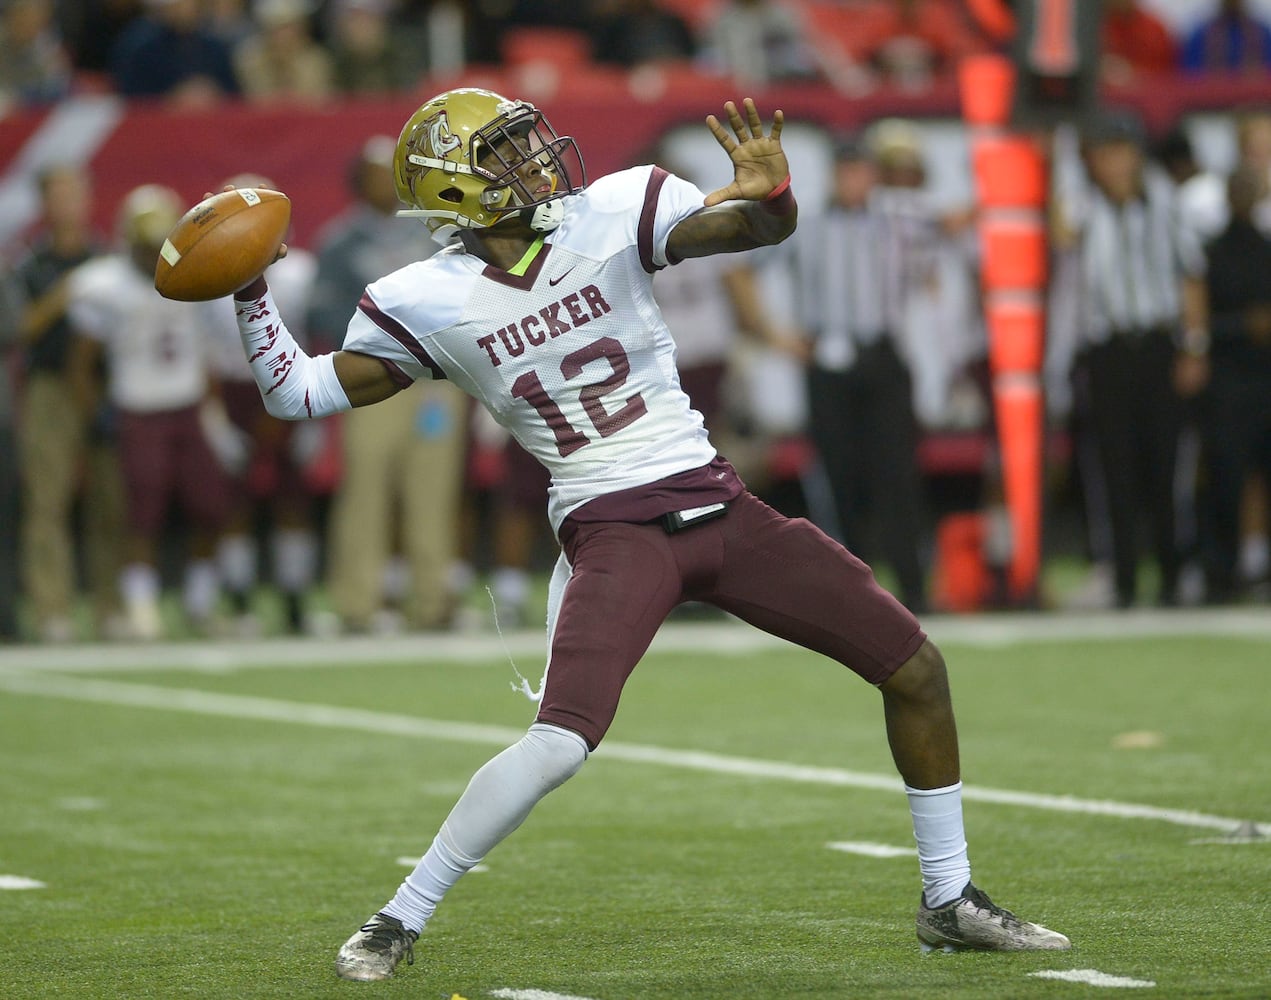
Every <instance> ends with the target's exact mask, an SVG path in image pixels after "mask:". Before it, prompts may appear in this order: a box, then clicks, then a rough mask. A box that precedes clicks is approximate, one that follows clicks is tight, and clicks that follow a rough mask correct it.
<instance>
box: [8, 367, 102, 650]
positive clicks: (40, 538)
mask: <svg viewBox="0 0 1271 1000" xmlns="http://www.w3.org/2000/svg"><path fill="white" fill-rule="evenodd" d="M19 419H20V424H19V430H18V435H19V436H18V454H19V462H20V476H21V479H22V511H23V513H22V529H21V545H22V550H21V551H22V556H21V560H22V580H23V585H24V587H25V589H26V593H27V596H28V597H29V599H30V601H31V609H32V612H33V614H34V617H35V622H36V627H37V628H40V627H42V626H43V625H45V624H47V623H48V622H50V621H54V620H57V619H69V618H71V617H72V615H73V612H74V606H75V598H76V591H77V586H76V558H75V542H74V537H75V532H74V523H73V508H74V503H75V498H76V496H77V495H79V494H80V492H81V490H82V491H83V508H84V547H85V560H84V562H85V567H86V569H87V572H88V578H89V586H90V589H91V591H92V594H93V604H94V611H95V613H96V615H97V619H98V624H99V625H100V624H101V623H102V622H103V621H104V619H105V618H106V617H107V616H109V615H110V614H112V613H113V612H114V611H115V610H116V609H117V608H118V605H119V602H118V597H117V595H116V581H117V578H118V570H119V566H120V565H121V562H122V558H121V550H120V545H121V542H122V538H123V527H122V525H123V506H124V504H123V488H122V485H121V482H120V478H119V468H118V461H117V459H116V458H115V455H114V450H113V449H112V448H108V447H106V446H100V445H94V446H90V445H88V443H87V437H86V434H85V428H84V425H83V421H82V420H81V419H80V417H79V415H78V413H77V411H76V409H75V406H74V403H73V399H72V395H71V390H70V386H69V385H68V383H67V380H66V378H65V377H64V376H62V375H60V374H49V373H45V372H35V373H33V374H32V375H31V376H30V377H29V378H28V380H27V383H26V392H25V394H24V397H23V400H22V408H21V413H20V418H19Z"/></svg>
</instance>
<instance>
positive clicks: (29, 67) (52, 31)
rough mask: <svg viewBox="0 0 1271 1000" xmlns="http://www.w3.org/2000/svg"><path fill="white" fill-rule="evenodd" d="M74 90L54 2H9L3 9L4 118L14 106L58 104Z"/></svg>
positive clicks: (0, 73)
mask: <svg viewBox="0 0 1271 1000" xmlns="http://www.w3.org/2000/svg"><path fill="white" fill-rule="evenodd" d="M70 87H71V61H70V58H69V56H68V55H67V54H66V49H65V47H64V46H63V45H62V39H61V37H60V35H59V33H58V30H57V26H56V24H55V23H54V21H53V3H52V0H7V2H6V3H5V4H4V6H3V7H0V115H3V114H4V112H5V109H6V108H7V107H9V106H11V105H14V104H48V103H50V102H52V101H56V100H58V99H60V98H62V97H65V96H66V94H67V93H68V92H69V91H70Z"/></svg>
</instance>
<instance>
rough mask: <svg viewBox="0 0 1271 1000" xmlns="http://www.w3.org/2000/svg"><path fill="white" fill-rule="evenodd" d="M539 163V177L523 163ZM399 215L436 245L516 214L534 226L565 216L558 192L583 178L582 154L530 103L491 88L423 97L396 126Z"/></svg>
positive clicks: (569, 190)
mask: <svg viewBox="0 0 1271 1000" xmlns="http://www.w3.org/2000/svg"><path fill="white" fill-rule="evenodd" d="M529 163H533V164H536V165H537V171H538V174H537V175H533V174H531V175H530V179H527V178H526V177H525V176H523V174H524V171H522V168H523V167H524V166H525V165H526V164H529ZM393 173H394V177H395V179H396V181H397V196H398V198H400V199H401V200H402V201H403V202H405V203H406V204H407V205H409V206H411V207H410V208H408V209H405V210H403V211H401V212H398V215H403V216H408V217H411V218H417V219H423V220H424V223H425V224H426V225H427V226H428V228H429V229H430V230H432V233H433V237H434V238H435V239H436V240H437V241H438V242H440V243H447V242H449V241H450V240H452V239H454V238H455V236H456V235H457V234H458V232H459V230H461V229H484V228H486V227H487V226H493V225H497V224H498V223H499V222H501V221H503V220H504V219H506V218H509V217H511V216H512V215H513V214H514V213H521V212H524V213H528V217H527V218H526V219H525V221H527V222H528V223H529V225H530V227H531V228H532V229H534V230H535V231H537V232H551V230H553V229H555V228H556V227H557V226H558V225H560V222H561V219H562V217H563V215H564V206H563V205H562V204H561V198H562V197H564V196H565V195H568V194H574V193H576V192H578V191H581V190H582V189H583V187H584V186H585V185H586V183H587V174H586V169H585V168H584V167H583V160H582V154H581V153H580V152H579V151H578V146H577V144H576V143H575V142H574V140H573V139H572V138H571V137H570V136H558V135H557V134H556V131H555V130H554V129H553V128H552V126H551V125H550V124H549V123H548V121H547V119H546V118H544V117H543V113H542V112H541V111H539V110H538V108H536V107H534V105H533V104H530V103H529V102H528V101H514V100H509V99H508V98H506V97H502V96H500V95H499V94H495V93H493V92H492V91H489V90H477V89H475V88H463V89H459V90H448V91H446V92H445V93H443V94H438V95H437V96H436V97H434V98H433V99H432V100H430V101H427V102H426V103H424V104H423V105H422V106H421V107H420V108H419V110H418V111H416V112H415V113H414V114H413V115H411V117H410V120H409V121H407V122H406V125H405V126H404V127H403V128H402V134H401V136H400V138H398V140H397V153H396V155H395V156H394V157H393Z"/></svg>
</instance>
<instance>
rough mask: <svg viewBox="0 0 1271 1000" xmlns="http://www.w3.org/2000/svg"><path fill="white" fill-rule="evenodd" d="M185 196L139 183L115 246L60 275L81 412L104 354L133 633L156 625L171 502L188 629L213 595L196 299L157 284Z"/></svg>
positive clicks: (207, 390) (210, 610)
mask: <svg viewBox="0 0 1271 1000" xmlns="http://www.w3.org/2000/svg"><path fill="white" fill-rule="evenodd" d="M183 208H184V206H183V205H182V203H181V201H180V199H179V197H178V196H177V194H176V192H174V191H172V190H171V189H169V188H165V187H162V186H159V185H155V184H146V185H142V186H141V187H138V188H136V189H134V190H133V191H131V192H130V193H129V194H128V195H127V197H125V198H124V201H123V205H122V207H121V208H120V211H119V217H120V232H121V237H122V240H121V242H122V244H123V245H122V247H121V249H120V250H119V252H117V253H113V254H107V255H105V256H102V257H98V258H96V259H94V260H90V261H89V262H88V263H86V264H83V265H81V266H80V267H79V268H77V269H76V270H75V271H73V272H71V274H70V275H68V277H67V302H68V305H67V316H68V317H69V319H70V323H71V327H72V329H73V330H74V332H75V334H76V338H75V341H74V343H73V345H72V349H71V360H70V375H71V379H72V383H73V385H74V387H75V389H76V394H77V397H78V399H77V402H78V403H79V405H80V406H81V407H82V408H83V412H84V413H85V414H89V413H92V412H93V410H94V409H95V407H96V398H95V397H96V371H97V369H98V367H99V365H101V364H102V363H103V362H104V366H105V370H106V381H107V389H106V392H107V395H108V397H109V400H110V403H111V404H112V406H113V407H114V410H115V412H116V413H117V419H118V423H119V430H118V441H119V461H120V467H121V469H122V472H123V481H124V493H125V499H126V504H127V507H126V512H127V532H126V538H125V553H124V561H125V564H124V567H123V570H122V572H121V574H120V592H121V596H122V598H123V603H124V610H125V613H126V615H127V617H128V625H129V628H130V630H131V631H132V633H133V636H134V637H135V638H138V639H157V638H159V637H160V636H161V635H162V632H163V623H162V620H161V617H160V610H159V596H160V590H161V579H160V569H159V553H160V546H161V541H162V537H163V531H164V527H165V524H166V523H167V519H168V516H169V513H170V511H171V509H172V508H173V507H174V506H176V507H179V508H180V509H181V511H182V513H183V514H184V516H185V518H186V523H187V524H188V525H189V527H190V538H191V540H190V542H189V544H188V551H187V552H186V553H185V563H184V581H183V586H182V604H183V607H184V610H185V613H186V616H187V618H188V619H189V623H190V624H191V625H192V626H194V627H195V628H196V629H200V630H206V629H207V628H209V627H210V624H211V620H212V616H213V614H214V612H215V610H216V605H217V602H218V600H219V597H220V594H219V581H218V576H217V572H216V567H215V564H214V563H213V560H212V551H213V546H214V544H215V540H216V537H217V535H218V534H219V533H220V527H221V523H222V516H223V512H224V509H225V505H226V498H227V496H228V488H229V487H228V479H227V478H226V475H225V473H224V470H223V469H222V467H221V464H220V461H219V460H218V458H217V457H216V455H215V453H214V452H213V450H212V447H211V444H210V440H209V434H208V426H207V423H206V421H205V419H204V418H203V416H202V414H203V413H205V412H206V411H204V410H203V407H204V406H205V404H207V403H208V402H209V401H210V397H211V393H212V388H213V385H212V382H213V380H212V379H211V374H210V365H209V360H208V349H209V343H210V338H209V337H208V336H207V332H206V330H205V329H204V326H203V323H202V315H201V311H200V308H199V307H198V306H197V305H195V304H192V303H188V302H173V301H171V300H169V299H165V298H163V297H162V296H160V295H159V293H158V292H156V291H155V289H154V277H153V275H154V264H153V261H154V260H155V256H156V254H157V253H158V250H159V246H160V245H161V244H162V243H163V239H164V237H165V236H166V234H167V233H168V231H169V230H171V228H172V226H173V225H174V224H175V223H176V221H177V219H178V218H180V216H181V213H182V211H183Z"/></svg>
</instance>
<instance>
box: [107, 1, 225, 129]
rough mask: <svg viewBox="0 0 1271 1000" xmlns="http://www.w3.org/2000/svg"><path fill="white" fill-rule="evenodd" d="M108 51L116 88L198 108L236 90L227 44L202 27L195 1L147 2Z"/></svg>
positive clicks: (125, 92)
mask: <svg viewBox="0 0 1271 1000" xmlns="http://www.w3.org/2000/svg"><path fill="white" fill-rule="evenodd" d="M145 10H146V13H145V16H143V17H141V18H139V19H138V20H136V21H134V22H133V23H132V24H130V25H129V26H128V27H127V28H126V29H125V30H124V31H123V33H122V34H121V35H120V37H119V40H118V41H117V42H116V43H115V45H114V48H113V49H112V50H111V56H110V68H111V76H112V77H113V79H114V82H115V87H116V89H117V90H118V91H119V92H120V93H121V94H123V95H124V96H125V97H163V98H166V99H167V100H169V101H172V102H174V103H176V104H180V105H183V106H188V107H197V106H201V105H206V104H210V103H214V102H216V101H218V100H220V99H221V98H222V97H225V96H227V95H233V94H237V93H238V89H239V88H238V80H237V78H236V77H235V76H234V66H233V59H232V54H231V52H230V47H229V45H228V44H227V43H226V42H225V41H224V40H222V39H221V38H218V37H217V36H216V35H214V34H212V33H211V32H210V31H208V30H207V29H206V28H205V27H204V22H203V11H202V8H201V7H200V6H199V0H145Z"/></svg>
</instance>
